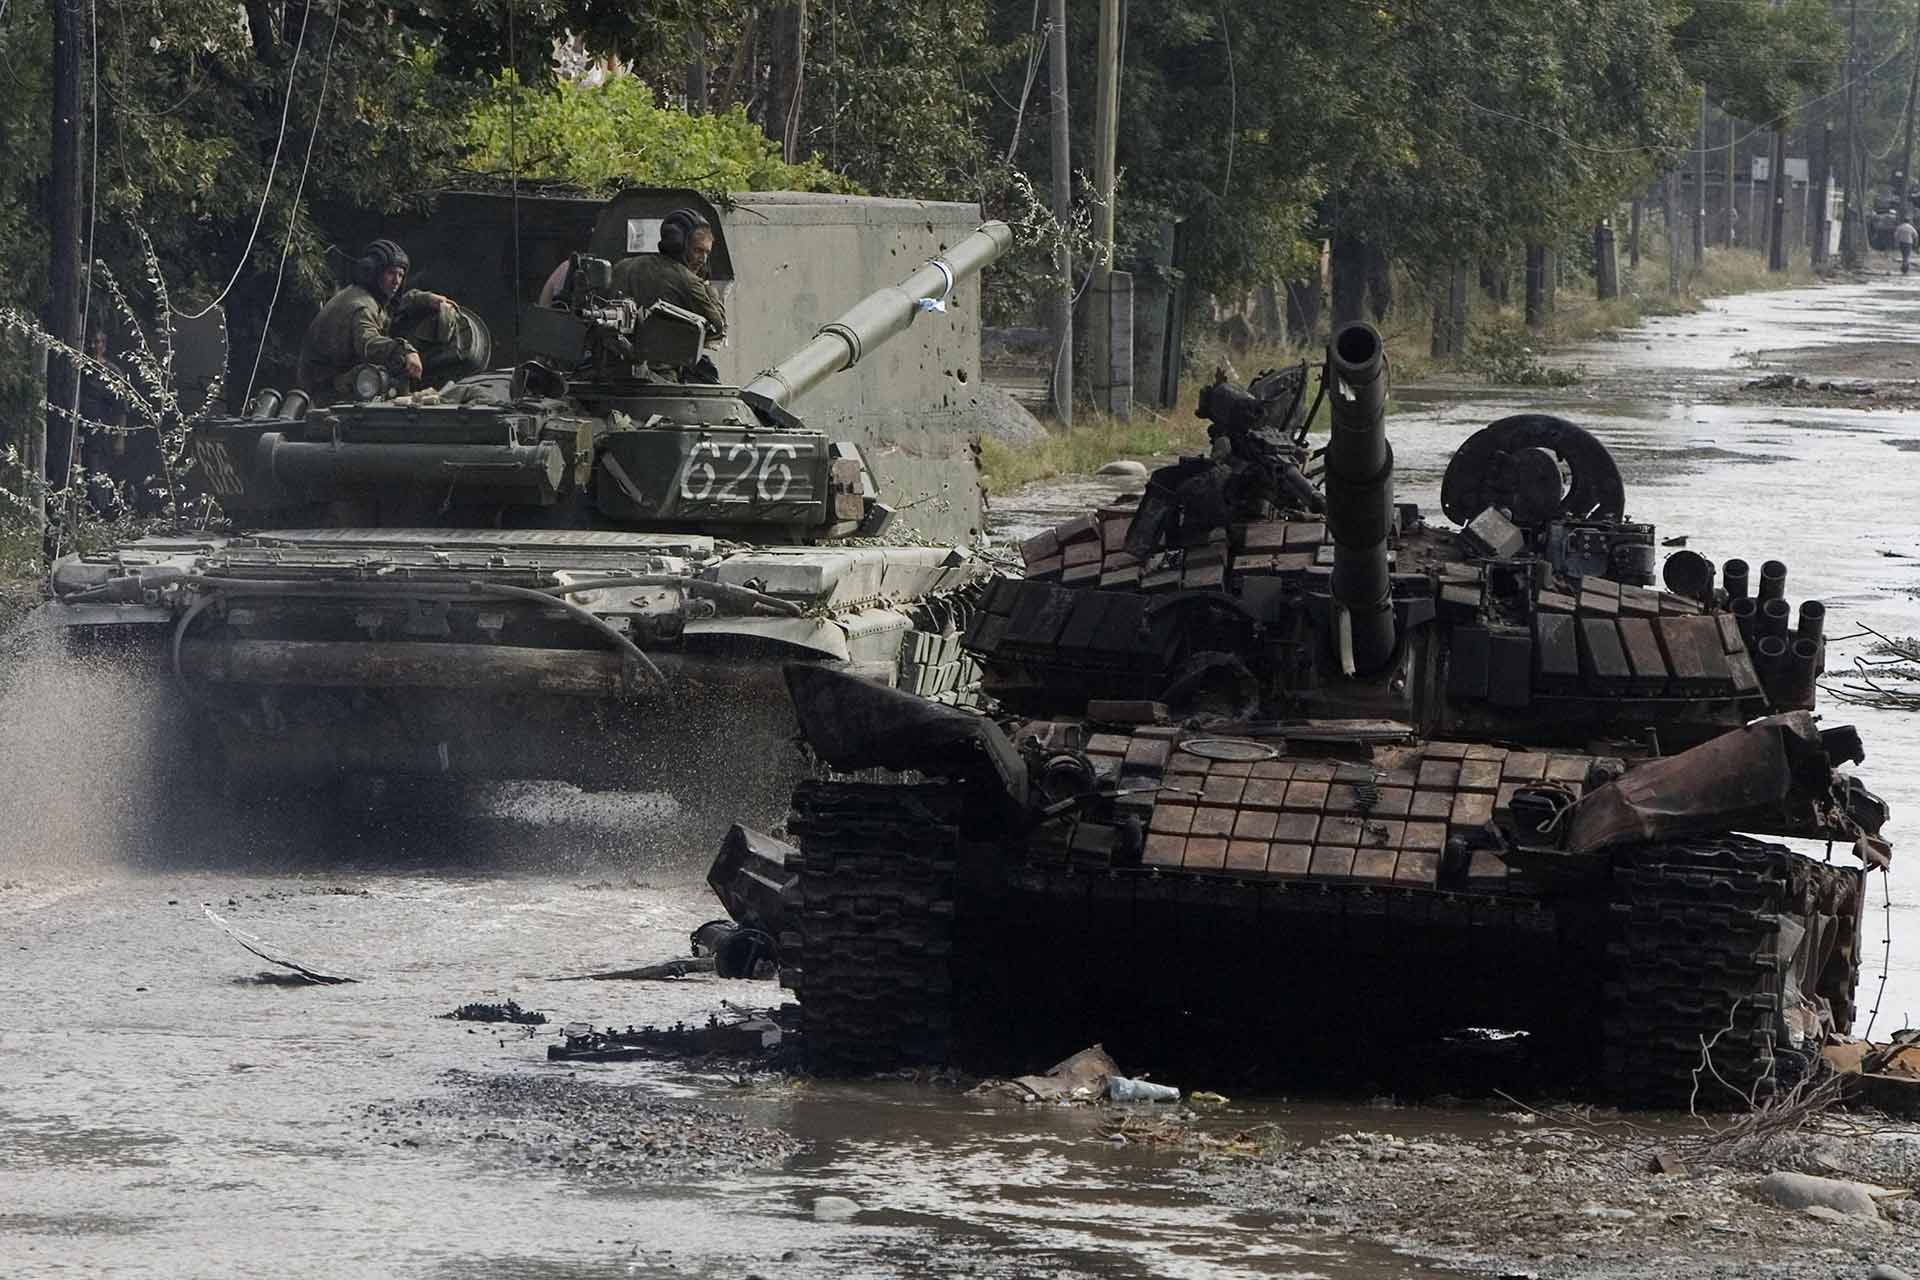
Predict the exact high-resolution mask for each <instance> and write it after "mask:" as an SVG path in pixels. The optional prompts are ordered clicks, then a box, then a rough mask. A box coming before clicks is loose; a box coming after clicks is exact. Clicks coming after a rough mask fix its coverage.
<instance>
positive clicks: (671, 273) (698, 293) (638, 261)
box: [613, 253, 727, 338]
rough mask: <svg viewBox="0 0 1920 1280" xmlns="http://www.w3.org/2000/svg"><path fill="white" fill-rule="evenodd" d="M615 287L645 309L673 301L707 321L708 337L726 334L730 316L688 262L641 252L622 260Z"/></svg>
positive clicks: (614, 275) (615, 278)
mask: <svg viewBox="0 0 1920 1280" xmlns="http://www.w3.org/2000/svg"><path fill="white" fill-rule="evenodd" d="M613 287H614V288H615V289H616V290H617V291H619V292H621V293H624V294H626V295H627V296H628V297H629V298H632V299H633V300H634V301H635V302H638V303H639V304H641V305H642V306H647V305H649V304H651V303H655V302H671V303H672V304H673V305H674V306H676V307H685V308H686V309H687V310H689V311H691V312H693V313H694V314H695V315H697V316H699V317H700V318H701V319H703V320H705V321H706V322H707V336H708V337H709V338H717V337H720V336H721V335H722V334H724V333H726V331H727V313H726V311H725V309H724V308H722V307H721V305H720V299H718V298H716V297H714V295H713V290H711V289H709V288H708V287H707V282H706V281H705V280H702V279H701V278H700V277H699V276H697V275H695V274H694V272H693V270H692V269H691V268H690V267H688V266H687V264H686V263H684V262H682V261H680V260H679V259H678V258H670V257H668V256H667V255H666V254H664V253H642V254H638V255H636V256H634V257H631V258H622V259H621V260H620V262H619V263H618V264H617V265H616V266H615V267H614V269H613Z"/></svg>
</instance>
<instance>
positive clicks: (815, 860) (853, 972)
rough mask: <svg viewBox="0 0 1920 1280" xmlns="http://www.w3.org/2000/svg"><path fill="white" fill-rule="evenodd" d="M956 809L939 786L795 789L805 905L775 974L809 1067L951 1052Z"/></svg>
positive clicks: (792, 827) (921, 1059)
mask: <svg viewBox="0 0 1920 1280" xmlns="http://www.w3.org/2000/svg"><path fill="white" fill-rule="evenodd" d="M964 808H965V800H964V793H963V791H962V790H961V789H960V788H958V787H955V786H953V785H951V784H946V783H917V784H911V785H904V786H903V785H897V784H889V783H873V782H834V781H807V782H803V783H801V784H800V786H799V788H798V789H797V790H796V791H795V792H794V796H793V812H792V815H791V816H790V817H789V818H788V821H787V832H788V836H789V838H790V839H791V840H792V841H793V843H794V844H796V845H797V846H798V847H799V850H800V853H799V855H798V863H799V866H798V868H797V869H798V871H799V872H800V901H801V910H800V924H799V930H798V937H797V938H794V937H793V936H791V935H789V936H788V937H783V938H782V940H781V946H782V952H783V968H782V970H781V981H782V982H783V983H784V984H785V985H786V986H788V987H790V988H791V989H792V990H793V992H794V994H795V995H796V996H797V997H798V998H799V1001H800V1008H801V1013H802V1017H803V1026H804V1032H805V1043H806V1053H807V1061H808V1065H809V1066H810V1067H811V1068H812V1069H814V1070H816V1071H821V1072H827V1073H833V1074H860V1073H866V1072H874V1071H886V1070H892V1069H894V1068H897V1067H902V1066H919V1065H925V1064H944V1063H946V1062H947V1061H948V1060H949V1059H950V1057H951V1055H952V1051H953V980H952V973H951V962H952V958H953V920H954V893H955V868H956V866H957V864H958V859H959V852H960V846H961V836H960V818H961V814H962V812H963V810H964ZM793 861H794V860H793V859H792V858H790V859H789V867H790V868H791V867H792V864H793ZM796 943H797V948H796V945H795V944H796Z"/></svg>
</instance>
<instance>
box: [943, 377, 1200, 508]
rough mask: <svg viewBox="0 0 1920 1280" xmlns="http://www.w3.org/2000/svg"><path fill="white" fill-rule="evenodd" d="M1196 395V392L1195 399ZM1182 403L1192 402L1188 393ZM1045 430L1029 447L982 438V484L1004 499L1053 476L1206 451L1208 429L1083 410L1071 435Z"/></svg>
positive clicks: (1168, 418) (1157, 417)
mask: <svg viewBox="0 0 1920 1280" xmlns="http://www.w3.org/2000/svg"><path fill="white" fill-rule="evenodd" d="M1198 394H1199V392H1198V389H1197V388H1196V389H1195V392H1194V395H1195V396H1196V397H1197V396H1198ZM1181 399H1182V401H1183V402H1190V401H1189V400H1188V397H1187V395H1186V388H1184V387H1182V388H1181ZM1046 426H1047V438H1046V439H1045V440H1042V441H1039V442H1038V443H1036V444H1031V445H1012V444H1008V443H1006V442H1005V441H1002V440H996V439H994V438H993V437H992V436H985V437H982V439H981V441H980V481H981V483H982V484H984V485H985V486H986V489H987V492H988V493H990V494H997V493H1005V492H1007V491H1008V490H1010V489H1018V488H1019V487H1020V486H1021V485H1024V484H1032V483H1033V482H1034V481H1036V480H1051V479H1053V478H1054V477H1055V476H1084V475H1091V474H1092V473H1093V472H1095V471H1098V470H1099V469H1100V468H1101V467H1104V466H1105V465H1106V464H1107V463H1109V462H1112V461H1113V460H1114V459H1116V458H1134V459H1138V460H1140V461H1146V460H1147V459H1149V458H1164V457H1167V456H1169V455H1171V454H1178V453H1193V452H1195V451H1197V450H1203V449H1205V448H1206V446H1207V424H1206V423H1204V422H1202V421H1201V420H1200V419H1198V418H1195V417H1192V416H1191V414H1189V415H1188V417H1187V418H1186V419H1185V420H1184V421H1182V420H1181V419H1180V418H1178V417H1175V416H1173V415H1172V414H1167V415H1162V414H1158V413H1150V412H1141V413H1138V414H1136V415H1135V416H1134V417H1133V418H1132V419H1131V420H1127V421H1123V420H1121V419H1119V418H1115V417H1111V416H1109V415H1108V414H1104V413H1095V412H1092V411H1091V410H1087V409H1080V410H1079V411H1077V412H1076V413H1075V414H1074V420H1073V430H1071V431H1067V430H1064V429H1062V428H1061V427H1059V426H1058V425H1057V424H1055V423H1052V422H1049V423H1047V424H1046Z"/></svg>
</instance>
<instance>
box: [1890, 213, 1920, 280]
mask: <svg viewBox="0 0 1920 1280" xmlns="http://www.w3.org/2000/svg"><path fill="white" fill-rule="evenodd" d="M1915 240H1920V231H1915V230H1914V229H1913V222H1912V221H1911V220H1909V219H1902V220H1901V222H1900V225H1899V226H1897V227H1895V228H1894V229H1893V242H1894V243H1895V244H1897V245H1899V246H1900V274H1901V275H1905V274H1907V264H1908V263H1909V262H1911V261H1912V260H1913V242H1914V241H1915Z"/></svg>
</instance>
